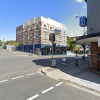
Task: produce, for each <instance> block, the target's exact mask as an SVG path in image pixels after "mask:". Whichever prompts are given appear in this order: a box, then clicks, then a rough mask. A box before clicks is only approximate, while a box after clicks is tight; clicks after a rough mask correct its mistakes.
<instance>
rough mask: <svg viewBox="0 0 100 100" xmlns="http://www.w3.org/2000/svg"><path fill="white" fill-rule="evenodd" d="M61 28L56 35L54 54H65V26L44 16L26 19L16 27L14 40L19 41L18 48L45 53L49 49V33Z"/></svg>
mask: <svg viewBox="0 0 100 100" xmlns="http://www.w3.org/2000/svg"><path fill="white" fill-rule="evenodd" d="M55 29H56V30H61V32H60V35H56V36H55V37H56V40H55V43H56V47H55V48H54V54H63V53H64V54H66V47H67V45H66V41H67V37H66V36H67V27H65V26H64V25H63V24H61V23H59V22H57V21H55V20H52V19H50V18H46V17H42V16H41V17H38V18H33V19H31V20H28V21H27V22H26V23H24V24H23V25H21V26H19V27H17V28H16V41H17V42H18V43H20V46H19V48H20V50H22V51H25V52H31V51H33V53H35V54H41V55H47V54H50V53H51V52H52V51H51V45H52V44H51V42H50V41H49V35H50V33H54V30H55Z"/></svg>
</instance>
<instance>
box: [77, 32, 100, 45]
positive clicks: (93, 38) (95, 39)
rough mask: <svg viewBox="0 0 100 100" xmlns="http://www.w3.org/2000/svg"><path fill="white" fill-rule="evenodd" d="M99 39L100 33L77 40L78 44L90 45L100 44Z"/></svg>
mask: <svg viewBox="0 0 100 100" xmlns="http://www.w3.org/2000/svg"><path fill="white" fill-rule="evenodd" d="M98 38H100V33H93V34H88V35H85V36H80V37H79V38H77V39H76V43H77V44H80V45H88V44H90V43H91V42H98Z"/></svg>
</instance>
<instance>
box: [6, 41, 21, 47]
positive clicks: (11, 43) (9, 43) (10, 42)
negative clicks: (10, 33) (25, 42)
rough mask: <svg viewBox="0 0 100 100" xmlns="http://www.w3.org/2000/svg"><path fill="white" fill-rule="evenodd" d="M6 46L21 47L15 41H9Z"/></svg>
mask: <svg viewBox="0 0 100 100" xmlns="http://www.w3.org/2000/svg"><path fill="white" fill-rule="evenodd" d="M5 45H12V46H16V47H17V46H19V43H17V42H16V41H14V40H11V41H7V42H6V43H5Z"/></svg>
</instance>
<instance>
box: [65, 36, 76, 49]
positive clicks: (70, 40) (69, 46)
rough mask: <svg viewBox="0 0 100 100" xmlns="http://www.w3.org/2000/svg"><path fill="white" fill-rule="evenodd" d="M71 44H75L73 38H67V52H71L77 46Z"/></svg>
mask: <svg viewBox="0 0 100 100" xmlns="http://www.w3.org/2000/svg"><path fill="white" fill-rule="evenodd" d="M72 42H75V41H74V39H73V38H71V37H69V36H67V50H73V49H74V48H75V47H76V46H77V44H74V43H72Z"/></svg>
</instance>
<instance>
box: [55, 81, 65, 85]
mask: <svg viewBox="0 0 100 100" xmlns="http://www.w3.org/2000/svg"><path fill="white" fill-rule="evenodd" d="M61 84H63V82H60V83H58V84H56V85H55V86H59V85H61Z"/></svg>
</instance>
